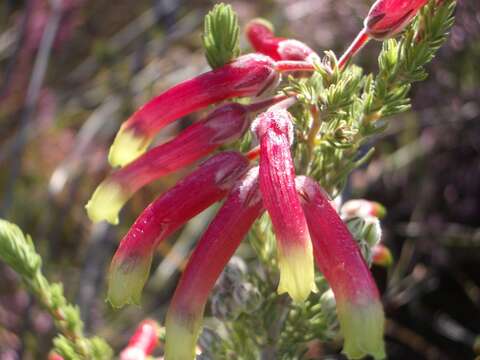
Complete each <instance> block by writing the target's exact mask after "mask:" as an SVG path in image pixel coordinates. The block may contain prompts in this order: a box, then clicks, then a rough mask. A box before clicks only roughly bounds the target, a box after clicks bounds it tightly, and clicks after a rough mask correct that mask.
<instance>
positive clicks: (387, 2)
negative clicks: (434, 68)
mask: <svg viewBox="0 0 480 360" xmlns="http://www.w3.org/2000/svg"><path fill="white" fill-rule="evenodd" d="M427 2H428V0H377V1H376V2H375V4H373V6H372V7H371V8H370V12H369V13H368V15H367V17H366V19H365V29H366V33H367V34H368V36H370V37H372V38H374V39H377V40H385V39H388V38H391V37H394V36H395V35H397V34H398V33H400V32H401V31H402V30H403V29H404V28H405V27H406V26H407V25H408V24H409V23H410V21H411V20H412V19H413V17H414V16H415V15H416V14H417V12H418V10H420V8H421V7H423V6H424V5H425V4H426V3H427Z"/></svg>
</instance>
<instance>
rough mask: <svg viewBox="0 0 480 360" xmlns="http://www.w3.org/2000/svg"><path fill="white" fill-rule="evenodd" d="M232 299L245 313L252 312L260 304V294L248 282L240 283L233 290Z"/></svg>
mask: <svg viewBox="0 0 480 360" xmlns="http://www.w3.org/2000/svg"><path fill="white" fill-rule="evenodd" d="M233 299H234V300H235V302H236V303H237V304H238V305H239V306H240V307H241V308H242V309H243V311H245V312H249V313H251V312H254V311H256V310H257V309H258V308H259V307H260V305H261V304H262V294H260V291H259V290H258V289H257V288H256V287H255V286H254V285H253V284H251V283H249V282H241V283H238V284H236V285H235V288H234V289H233Z"/></svg>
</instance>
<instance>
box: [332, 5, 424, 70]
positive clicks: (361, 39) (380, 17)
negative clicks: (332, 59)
mask: <svg viewBox="0 0 480 360" xmlns="http://www.w3.org/2000/svg"><path fill="white" fill-rule="evenodd" d="M427 2H428V0H377V1H376V2H375V3H374V4H373V5H372V7H371V8H370V11H369V12H368V15H367V17H366V18H365V21H364V28H363V29H362V30H361V31H360V32H359V33H358V35H357V37H356V38H355V40H354V41H353V42H352V44H351V45H350V47H349V48H348V49H347V51H345V53H344V54H343V55H342V57H341V58H340V60H339V64H338V65H339V67H340V68H342V67H344V66H345V65H346V64H347V62H348V61H349V60H350V59H351V58H352V57H353V56H354V55H355V54H356V53H357V52H358V51H359V50H360V49H361V48H362V47H363V46H364V45H365V44H366V43H367V42H368V40H369V39H377V40H385V39H389V38H392V37H394V36H395V35H397V34H399V33H400V32H402V31H403V29H405V27H406V26H407V25H408V24H409V23H410V22H411V20H412V19H413V18H414V17H415V15H417V13H418V11H419V10H420V9H421V8H422V7H423V6H424V5H425V4H426V3H427Z"/></svg>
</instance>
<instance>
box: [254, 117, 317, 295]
mask: <svg viewBox="0 0 480 360" xmlns="http://www.w3.org/2000/svg"><path fill="white" fill-rule="evenodd" d="M252 129H253V131H254V132H255V133H256V134H257V137H258V139H259V142H260V189H261V191H262V196H263V201H264V205H265V208H266V209H267V211H268V214H269V215H270V218H271V220H272V224H273V229H274V232H275V235H276V238H277V257H278V266H279V268H280V283H279V286H278V291H279V292H280V293H283V292H288V293H289V294H290V296H291V297H292V299H293V300H294V301H297V302H300V301H303V300H305V299H306V298H307V297H308V295H309V294H310V291H312V290H313V289H314V288H315V284H314V266H313V254H312V245H311V242H310V237H309V234H308V228H307V223H306V221H305V216H304V214H303V211H302V207H301V205H300V201H299V198H298V195H297V192H296V191H295V169H294V165H293V160H292V155H291V153H290V144H291V143H292V141H293V125H292V123H291V116H290V114H289V113H288V111H287V110H285V109H280V108H277V109H271V110H269V111H267V112H265V113H263V114H261V115H259V116H258V117H257V119H255V121H254V123H253V124H252Z"/></svg>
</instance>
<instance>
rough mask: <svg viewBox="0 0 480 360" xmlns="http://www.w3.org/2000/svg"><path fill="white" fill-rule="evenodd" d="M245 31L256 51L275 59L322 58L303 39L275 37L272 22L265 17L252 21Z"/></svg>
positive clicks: (304, 59) (306, 59)
mask: <svg viewBox="0 0 480 360" xmlns="http://www.w3.org/2000/svg"><path fill="white" fill-rule="evenodd" d="M245 33H246V35H247V38H248V40H249V42H250V44H251V45H252V47H253V48H254V49H255V51H258V52H260V53H262V54H265V55H268V56H270V57H271V58H272V59H274V60H298V61H309V62H313V61H316V60H318V61H319V60H320V58H319V56H318V55H317V53H316V52H315V51H313V50H312V49H311V48H310V47H308V46H307V45H306V44H304V43H302V42H301V41H298V40H294V39H286V38H282V37H275V35H274V33H273V27H272V24H270V23H269V22H268V21H266V20H264V19H254V20H252V21H250V22H249V23H248V24H247V27H246V30H245Z"/></svg>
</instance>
